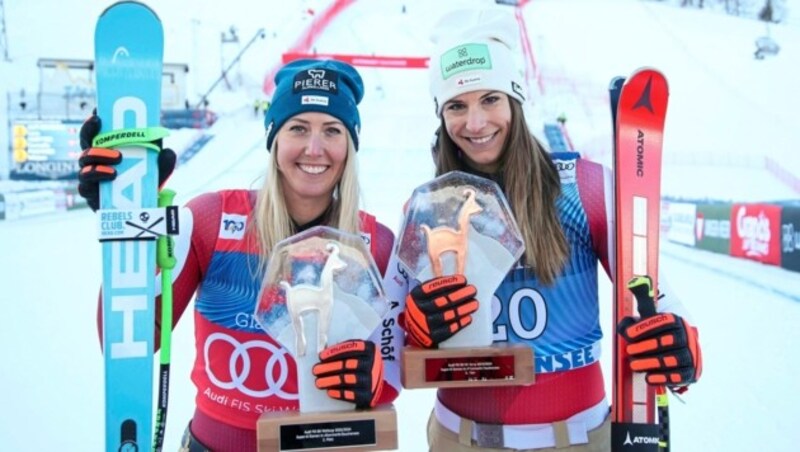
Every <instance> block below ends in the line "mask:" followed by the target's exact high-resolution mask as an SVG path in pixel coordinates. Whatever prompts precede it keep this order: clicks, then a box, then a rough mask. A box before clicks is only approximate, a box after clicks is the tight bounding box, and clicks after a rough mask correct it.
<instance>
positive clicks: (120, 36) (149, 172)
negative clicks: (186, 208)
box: [95, 1, 164, 451]
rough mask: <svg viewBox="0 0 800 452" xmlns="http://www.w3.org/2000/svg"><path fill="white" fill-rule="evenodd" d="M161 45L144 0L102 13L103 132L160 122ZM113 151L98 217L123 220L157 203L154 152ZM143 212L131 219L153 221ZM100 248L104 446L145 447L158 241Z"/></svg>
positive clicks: (98, 70) (98, 67)
mask: <svg viewBox="0 0 800 452" xmlns="http://www.w3.org/2000/svg"><path fill="white" fill-rule="evenodd" d="M163 46H164V33H163V29H162V27H161V21H160V20H159V18H158V17H157V16H156V14H155V13H154V12H153V11H152V10H151V9H150V8H148V7H147V6H145V5H144V4H142V3H138V2H134V1H124V2H118V3H114V4H113V5H111V6H110V7H108V8H107V9H106V10H105V11H104V12H103V13H102V14H101V15H100V18H99V19H98V21H97V26H96V29H95V76H96V78H97V114H98V116H99V117H100V119H101V120H102V130H101V133H107V132H111V131H116V130H120V129H143V128H146V127H154V126H158V125H159V118H160V109H161V76H162V75H161V73H162V70H161V69H162V59H163ZM133 133H135V132H133ZM119 149H120V151H121V152H122V154H123V160H122V163H121V164H119V165H118V166H117V178H116V179H115V180H114V181H113V182H104V183H101V186H100V210H99V211H98V215H99V217H100V220H101V222H102V221H106V222H108V224H109V225H113V224H114V223H115V222H119V223H122V222H124V221H125V219H123V218H117V217H119V213H118V212H119V211H124V210H128V211H135V210H137V209H143V208H155V207H156V206H157V198H158V166H157V164H156V159H157V152H156V151H154V150H151V149H149V148H147V147H145V146H134V145H129V146H125V147H120V148H119ZM104 211H106V212H104ZM111 211H116V212H113V213H112V212H111ZM111 216H114V217H115V218H111ZM145 217H147V215H146V214H145V213H143V214H140V215H139V218H137V219H136V220H137V221H138V222H140V224H142V225H144V226H145V227H147V226H152V225H151V224H150V222H149V221H148V218H145ZM102 250H103V344H104V353H103V355H104V360H105V400H106V416H105V430H106V431H105V438H106V450H107V451H118V450H125V451H128V450H145V449H147V448H149V447H150V445H151V443H152V426H153V340H154V328H155V326H154V325H155V318H154V316H155V292H156V288H155V284H156V278H155V275H156V241H155V237H152V236H148V235H147V234H143V236H142V237H140V238H139V239H137V240H127V241H110V242H103V243H102Z"/></svg>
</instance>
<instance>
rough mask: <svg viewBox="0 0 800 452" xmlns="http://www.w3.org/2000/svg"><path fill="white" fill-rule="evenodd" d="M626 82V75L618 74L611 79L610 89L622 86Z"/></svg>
mask: <svg viewBox="0 0 800 452" xmlns="http://www.w3.org/2000/svg"><path fill="white" fill-rule="evenodd" d="M623 83H625V77H623V76H621V75H617V76H616V77H614V78H612V79H611V83H609V84H608V90H609V91H611V90H615V89H620V88H622V84H623Z"/></svg>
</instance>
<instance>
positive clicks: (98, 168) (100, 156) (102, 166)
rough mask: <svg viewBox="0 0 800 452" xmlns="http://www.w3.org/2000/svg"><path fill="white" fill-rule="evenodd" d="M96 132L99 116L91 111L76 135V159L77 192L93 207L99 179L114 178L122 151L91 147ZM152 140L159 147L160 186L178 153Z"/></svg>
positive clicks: (96, 199)
mask: <svg viewBox="0 0 800 452" xmlns="http://www.w3.org/2000/svg"><path fill="white" fill-rule="evenodd" d="M98 133H100V117H98V116H97V112H96V111H94V112H92V116H89V118H87V119H86V121H84V122H83V125H82V126H81V131H80V135H79V136H80V145H81V149H83V152H82V153H81V156H80V158H79V159H78V166H80V172H78V193H79V194H80V195H81V196H82V197H83V198H84V199H86V203H87V204H89V207H90V208H91V209H92V210H94V211H96V210H97V209H98V208H99V207H100V182H101V181H110V180H114V179H115V178H116V177H117V170H115V169H114V165H118V164H119V162H121V161H122V153H120V152H119V151H118V150H116V149H107V148H95V147H92V140H94V137H96V136H97V134H98ZM153 144H155V145H156V146H158V148H159V149H161V151H160V152H159V153H158V186H159V187H161V186H162V185H164V182H166V181H167V179H168V178H169V176H170V175H171V174H172V171H174V170H175V162H176V161H177V156H176V155H175V151H173V150H172V149H169V148H166V149H162V147H161V146H162V140H160V139H159V140H156V141H154V142H153Z"/></svg>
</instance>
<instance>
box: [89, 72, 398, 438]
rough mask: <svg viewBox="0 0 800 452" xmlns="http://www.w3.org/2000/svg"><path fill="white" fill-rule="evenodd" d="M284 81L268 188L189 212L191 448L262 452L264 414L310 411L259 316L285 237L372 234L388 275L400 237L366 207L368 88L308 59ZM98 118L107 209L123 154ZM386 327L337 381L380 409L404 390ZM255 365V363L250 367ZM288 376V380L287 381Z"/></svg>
mask: <svg viewBox="0 0 800 452" xmlns="http://www.w3.org/2000/svg"><path fill="white" fill-rule="evenodd" d="M275 84H276V89H275V93H274V95H273V98H272V105H271V106H270V108H269V109H268V110H267V112H266V116H265V128H266V135H267V148H268V149H269V152H270V154H269V158H270V160H271V164H270V165H269V173H268V174H267V177H266V180H265V183H264V186H263V187H262V188H261V189H260V190H258V191H255V190H225V191H219V192H212V193H205V194H202V195H200V196H198V197H196V198H195V199H193V200H191V201H189V202H188V203H187V205H186V206H185V208H184V209H182V212H181V219H180V221H181V235H180V236H178V238H177V239H176V247H175V249H176V257H177V259H178V265H177V266H176V275H175V280H174V295H173V297H174V312H175V317H174V318H175V320H174V322H176V323H177V321H178V320H179V319H180V317H181V315H182V314H183V313H184V311H185V310H186V307H187V306H188V305H189V301H190V300H191V298H192V297H193V296H194V295H196V300H195V304H194V320H195V345H196V348H197V350H196V358H195V364H194V369H193V370H192V375H191V378H192V382H193V383H194V385H195V386H196V387H197V396H196V404H197V407H196V410H195V413H194V416H193V418H192V420H191V422H190V425H189V426H188V427H187V429H186V432H185V434H184V439H183V441H182V444H183V446H184V447H185V450H191V451H195V450H199V451H206V450H211V451H216V452H225V451H231V452H234V451H235V452H241V451H255V450H256V430H255V429H256V421H257V419H258V416H259V414H261V413H262V412H268V411H287V410H297V409H298V400H297V374H296V369H295V365H294V361H293V359H292V357H291V356H290V355H289V354H287V353H286V350H285V349H283V348H282V347H281V345H280V344H279V343H278V342H276V341H275V339H274V338H272V337H270V336H269V335H268V334H267V333H265V332H264V331H263V330H261V328H259V327H258V325H257V324H256V322H255V321H254V320H253V318H252V314H253V311H254V309H255V305H256V298H257V296H258V293H259V289H260V284H261V280H262V277H263V273H264V271H265V267H266V262H267V260H268V259H269V255H270V251H271V250H272V249H273V247H274V246H275V244H276V243H277V242H279V241H280V240H283V239H285V238H287V237H289V236H291V235H293V234H295V233H297V232H300V231H303V230H305V229H308V228H310V227H312V226H315V225H328V226H332V227H335V228H338V229H340V230H343V231H346V232H350V233H353V234H360V235H361V236H362V237H364V239H365V241H366V242H367V243H368V244H369V247H370V250H371V252H372V255H373V256H374V258H375V261H376V262H377V264H378V267H379V270H380V271H381V273H383V272H384V271H385V269H386V265H387V261H388V258H389V254H390V252H391V248H392V245H393V242H394V235H393V234H392V232H391V231H390V230H389V229H388V228H387V227H386V226H384V225H382V224H380V223H378V222H377V221H376V220H375V217H373V216H372V215H369V214H367V213H365V212H362V211H359V209H358V205H359V183H358V173H357V170H356V168H357V165H356V161H357V159H356V152H357V150H358V134H359V128H360V124H361V121H360V117H359V113H358V108H357V105H358V103H359V102H360V101H361V98H362V97H363V93H364V88H363V82H362V79H361V76H360V75H359V74H358V72H357V71H356V70H355V69H354V68H353V67H351V66H349V65H347V64H345V63H341V62H338V61H316V60H299V61H295V62H292V63H289V64H287V65H286V66H284V67H283V68H282V69H281V70H280V71H279V72H278V73H277V74H276V76H275ZM98 124H99V119H98V118H97V117H93V118H90V120H89V121H87V123H86V125H84V127H83V130H82V131H81V135H82V137H83V138H84V139H83V140H82V141H83V142H82V144H83V145H84V146H83V147H84V149H86V150H85V151H84V153H83V155H82V157H81V167H82V169H81V173H80V185H81V187H80V193H81V194H82V195H83V196H84V197H85V198H87V200H88V201H89V203H90V206H92V207H93V208H94V209H95V210H96V209H97V202H96V201H97V199H98V196H97V190H98V183H99V181H100V180H109V179H113V177H114V176H115V173H114V170H113V165H114V164H115V163H119V161H120V159H121V157H120V155H119V152H117V151H115V150H111V149H98V148H90V147H89V146H88V143H90V142H91V137H93V136H94V135H96V134H97V130H99V125H98ZM165 151H168V150H165ZM161 154H163V155H165V156H167V157H165V158H162V161H161V162H160V164H159V167H160V172H161V175H162V176H163V178H162V180H163V179H165V178H166V177H167V176H168V175H169V173H171V172H172V169H173V168H174V162H175V159H174V153H171V152H162V153H161ZM170 154H171V155H172V157H170ZM157 302H160V299H159V300H157ZM390 315H391V314H390ZM99 324H100V322H99V317H98V325H99ZM384 325H385V327H384V328H383V329H381V331H378V332H376V333H375V334H373V337H372V340H368V341H356V342H358V344H357V345H356V346H355V348H356V349H357V350H359V352H358V353H356V354H355V355H354V356H353V357H352V358H354V359H357V360H358V365H357V366H356V369H355V370H354V371H352V372H351V373H354V374H355V375H356V378H355V379H354V381H355V383H352V384H351V383H342V385H341V386H334V387H329V388H328V389H331V390H333V391H335V392H336V393H338V394H339V395H338V397H337V398H341V399H342V400H348V401H350V402H352V403H354V404H355V405H356V406H357V407H370V406H375V405H378V404H383V403H388V402H391V401H392V400H394V398H395V397H396V396H397V393H398V386H399V385H398V383H396V382H397V381H398V380H399V379H398V378H397V375H398V372H397V368H396V367H393V364H394V362H396V360H395V359H394V356H392V355H391V353H393V352H394V350H395V348H392V347H381V341H384V343H385V341H386V340H387V337H389V336H391V337H401V336H402V332H399V334H397V332H396V331H395V329H396V326H394V325H396V322H394V321H385V322H384ZM386 325H388V326H386ZM156 327H157V328H158V327H159V325H158V324H157V325H156ZM156 337H158V332H157V333H156ZM376 343H377V345H376ZM349 345H352V344H349ZM335 347H337V345H332V346H331V347H329V349H326V350H330V349H333V348H335ZM381 350H383V351H385V352H386V354H387V355H386V356H383V354H382V353H381ZM244 360H246V361H247V364H248V365H245V366H243V364H244ZM384 362H386V363H387V364H388V365H387V366H386V369H385V372H384ZM284 372H285V375H287V376H286V377H285V378H281V377H280V375H281V374H283V373H284ZM344 372H350V371H342V373H344ZM341 380H342V381H344V380H345V378H344V377H343V376H342V379H341ZM347 380H348V381H350V379H349V378H348V379H347ZM384 380H389V382H387V383H386V384H384ZM326 381H329V380H326ZM329 394H330V393H329Z"/></svg>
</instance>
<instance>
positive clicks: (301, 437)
mask: <svg viewBox="0 0 800 452" xmlns="http://www.w3.org/2000/svg"><path fill="white" fill-rule="evenodd" d="M256 437H257V439H258V452H274V451H304V450H319V449H336V450H337V451H343V452H350V451H352V452H357V451H359V452H360V451H369V450H394V449H397V414H396V413H395V410H394V406H393V405H388V406H381V407H377V408H374V409H371V410H353V411H327V412H321V413H300V412H299V411H286V412H270V413H263V414H262V415H261V416H260V417H259V418H258V423H257V424H256Z"/></svg>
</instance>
